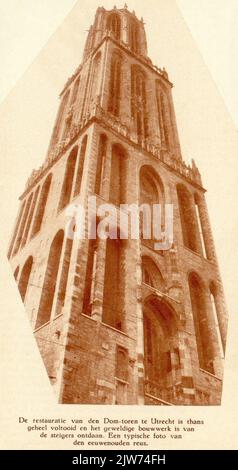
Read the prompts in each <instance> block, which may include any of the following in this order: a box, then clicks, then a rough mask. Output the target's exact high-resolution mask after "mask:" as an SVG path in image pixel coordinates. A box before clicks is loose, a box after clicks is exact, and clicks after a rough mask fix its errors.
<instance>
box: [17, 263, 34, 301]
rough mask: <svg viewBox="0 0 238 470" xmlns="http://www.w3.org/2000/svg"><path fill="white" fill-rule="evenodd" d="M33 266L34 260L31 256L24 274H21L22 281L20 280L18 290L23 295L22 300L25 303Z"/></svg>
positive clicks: (25, 265)
mask: <svg viewBox="0 0 238 470" xmlns="http://www.w3.org/2000/svg"><path fill="white" fill-rule="evenodd" d="M32 265H33V258H32V256H30V257H29V258H28V259H27V261H26V262H25V264H24V266H23V268H22V272H21V275H20V279H19V284H18V289H19V292H20V294H21V298H22V301H23V302H24V300H25V296H26V291H27V288H28V285H29V279H30V275H31V270H32Z"/></svg>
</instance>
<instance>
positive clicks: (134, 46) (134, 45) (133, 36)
mask: <svg viewBox="0 0 238 470" xmlns="http://www.w3.org/2000/svg"><path fill="white" fill-rule="evenodd" d="M129 37H130V47H131V50H132V51H133V52H135V53H139V52H140V42H139V40H140V33H139V28H138V25H137V23H136V21H134V20H132V21H131V22H130V27H129Z"/></svg>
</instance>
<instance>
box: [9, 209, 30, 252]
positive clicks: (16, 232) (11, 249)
mask: <svg viewBox="0 0 238 470" xmlns="http://www.w3.org/2000/svg"><path fill="white" fill-rule="evenodd" d="M25 204H26V201H24V202H22V204H21V207H20V212H19V215H18V218H17V221H16V225H15V229H14V233H13V237H12V241H11V244H10V247H9V250H8V255H7V256H8V258H10V257H11V255H12V252H13V248H14V244H15V241H16V239H17V234H18V231H19V227H20V226H21V223H22V217H23V213H24V209H25Z"/></svg>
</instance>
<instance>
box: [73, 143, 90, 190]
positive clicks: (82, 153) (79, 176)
mask: <svg viewBox="0 0 238 470" xmlns="http://www.w3.org/2000/svg"><path fill="white" fill-rule="evenodd" d="M87 142H88V136H87V135H85V136H84V138H83V140H82V143H81V148H80V154H79V161H78V168H77V173H76V180H75V186H74V197H76V196H77V195H78V194H80V191H81V183H82V176H83V169H84V161H85V155H86V149H87Z"/></svg>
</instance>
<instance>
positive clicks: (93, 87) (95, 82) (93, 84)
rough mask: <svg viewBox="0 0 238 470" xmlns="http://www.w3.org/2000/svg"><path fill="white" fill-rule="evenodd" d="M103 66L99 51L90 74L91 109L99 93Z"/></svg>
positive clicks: (89, 96)
mask: <svg viewBox="0 0 238 470" xmlns="http://www.w3.org/2000/svg"><path fill="white" fill-rule="evenodd" d="M100 66H101V52H100V51H99V52H98V53H97V54H96V56H95V57H94V59H93V64H92V71H91V76H90V84H89V92H88V99H89V101H87V103H88V107H89V111H90V109H91V108H90V106H91V104H95V102H96V98H97V96H98V95H99V89H98V87H99V78H100Z"/></svg>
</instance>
